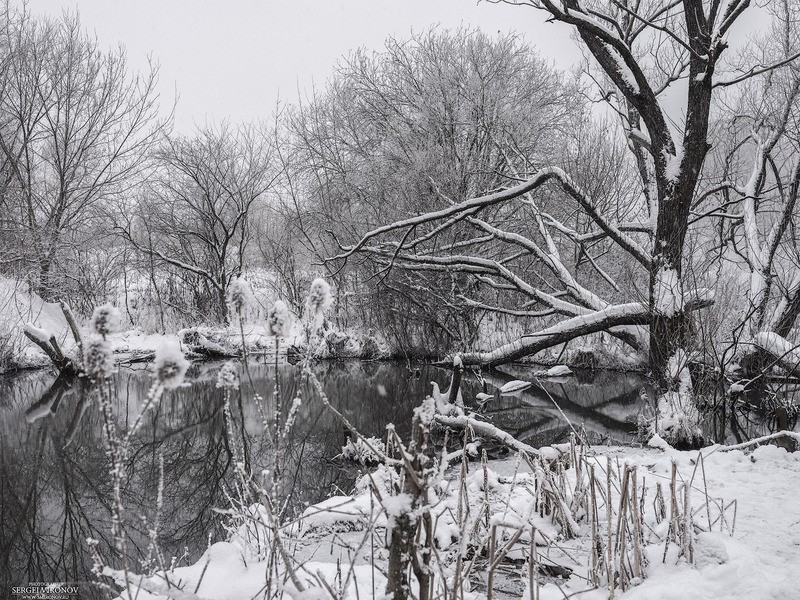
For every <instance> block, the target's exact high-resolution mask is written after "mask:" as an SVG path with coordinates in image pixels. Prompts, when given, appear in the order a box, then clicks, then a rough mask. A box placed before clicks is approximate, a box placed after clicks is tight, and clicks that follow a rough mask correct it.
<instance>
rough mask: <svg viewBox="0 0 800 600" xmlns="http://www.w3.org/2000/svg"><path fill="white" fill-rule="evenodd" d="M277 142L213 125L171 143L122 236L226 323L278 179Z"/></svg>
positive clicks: (257, 132)
mask: <svg viewBox="0 0 800 600" xmlns="http://www.w3.org/2000/svg"><path fill="white" fill-rule="evenodd" d="M270 140H271V136H270V135H268V133H267V132H265V131H263V130H262V129H260V128H258V127H254V126H240V127H237V128H234V127H231V126H229V125H222V126H219V127H207V128H205V129H203V130H201V131H199V132H198V133H197V135H196V136H194V137H192V138H182V137H174V138H171V139H168V140H167V141H166V143H165V144H164V146H163V147H162V148H161V149H160V150H159V151H158V153H157V160H158V163H159V167H158V170H157V174H156V175H154V176H153V177H152V178H151V180H150V182H149V184H148V186H147V187H146V189H145V190H144V191H143V193H142V195H141V196H140V197H139V198H137V199H136V201H135V202H136V204H135V206H130V207H129V209H128V211H127V212H128V213H129V214H128V216H122V217H120V220H119V221H118V222H117V225H116V227H115V228H116V230H117V231H119V232H120V233H121V234H122V235H123V237H124V238H125V239H127V240H128V241H129V242H130V243H132V244H133V245H134V246H135V247H136V248H137V249H138V250H139V251H141V252H143V253H144V254H145V255H149V256H152V257H153V258H154V259H155V261H156V262H157V263H158V265H161V266H166V267H169V268H171V269H174V270H177V271H178V272H180V273H182V275H183V276H184V277H186V278H187V283H189V284H190V285H187V291H189V290H191V291H192V293H193V294H194V295H195V297H194V298H193V299H192V301H191V302H190V303H189V304H190V305H192V306H194V307H195V308H197V309H199V310H200V312H201V314H202V315H203V316H204V317H205V318H207V319H211V320H215V321H217V322H219V321H224V320H225V319H226V314H227V309H226V297H227V290H228V286H229V284H230V282H231V281H232V280H233V279H234V278H235V277H238V276H240V275H241V274H242V270H243V268H244V264H245V261H246V260H247V258H248V252H249V251H250V244H251V242H252V236H253V228H252V223H251V219H252V217H253V215H254V214H255V209H256V207H257V205H260V204H261V205H263V204H264V203H265V202H266V200H267V194H268V192H269V190H270V188H271V186H272V185H273V183H274V182H275V180H276V177H277V176H278V170H277V169H276V168H275V167H274V165H273V162H272V148H271V145H270Z"/></svg>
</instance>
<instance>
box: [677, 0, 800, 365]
mask: <svg viewBox="0 0 800 600" xmlns="http://www.w3.org/2000/svg"><path fill="white" fill-rule="evenodd" d="M769 10H770V12H771V13H772V15H773V17H774V23H773V27H772V30H771V31H769V32H768V33H765V34H764V35H762V36H761V37H760V38H758V39H757V40H756V41H754V43H753V44H752V45H751V46H750V47H749V48H748V49H747V52H745V53H743V55H744V56H747V57H748V58H749V60H750V63H751V64H776V63H777V64H779V63H782V62H786V63H787V64H786V66H785V67H784V68H782V69H780V70H775V71H767V72H766V73H764V74H763V75H761V76H760V77H758V78H757V79H754V80H753V81H752V82H751V84H750V85H749V86H748V87H747V88H746V89H744V90H742V91H741V92H740V93H738V94H737V95H735V96H734V97H732V98H730V99H728V101H727V102H726V103H725V104H724V106H723V107H722V109H721V112H722V115H721V116H720V117H719V118H718V121H717V124H716V129H717V131H718V132H719V137H720V139H721V142H722V143H721V144H720V147H719V148H718V149H717V151H716V152H715V153H714V156H713V158H714V166H715V167H716V170H717V172H718V176H717V178H716V179H717V180H716V182H715V185H714V186H713V187H711V188H710V190H709V191H710V193H709V194H708V195H706V196H702V197H700V198H698V200H697V201H696V202H695V206H694V208H693V212H692V214H693V217H692V220H699V219H702V218H704V217H708V216H713V217H714V219H715V220H717V222H718V225H717V226H716V228H715V236H716V239H715V240H714V241H715V243H716V248H717V249H718V250H717V253H716V257H715V258H716V259H717V260H722V259H731V260H733V261H738V262H741V263H743V265H744V269H746V272H747V273H748V285H747V305H746V307H745V311H744V327H743V333H744V334H745V335H744V336H743V338H742V339H743V341H746V342H748V344H750V343H755V344H756V346H760V347H761V349H762V350H767V351H769V352H770V353H772V354H775V353H776V352H777V358H779V359H782V358H783V357H782V356H781V355H782V354H783V351H782V350H781V351H779V350H778V348H782V347H786V343H784V342H785V340H783V338H785V337H786V336H788V335H789V334H790V332H791V330H792V328H793V327H794V324H795V321H796V319H797V316H798V313H800V260H798V259H800V249H798V245H797V244H798V238H797V235H796V226H797V220H796V207H797V196H798V192H799V191H800V137H799V136H798V128H799V127H800V66H798V65H797V64H795V63H794V62H792V59H793V57H794V56H796V54H797V52H798V49H800V44H798V42H797V26H796V23H797V19H798V16H800V5H798V3H797V2H795V1H794V0H781V1H779V2H775V3H774V4H772V5H771V6H770V7H769ZM726 138H727V139H726ZM740 353H743V354H745V355H752V354H753V353H752V348H751V347H749V346H748V347H745V348H744V349H740ZM756 362H757V363H759V364H762V363H763V362H764V361H763V360H757V361H756Z"/></svg>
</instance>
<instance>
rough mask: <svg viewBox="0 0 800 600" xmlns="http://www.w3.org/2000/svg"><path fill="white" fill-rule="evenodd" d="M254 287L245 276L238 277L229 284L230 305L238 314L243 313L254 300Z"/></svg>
mask: <svg viewBox="0 0 800 600" xmlns="http://www.w3.org/2000/svg"><path fill="white" fill-rule="evenodd" d="M254 298H255V297H254V296H253V288H252V287H250V284H249V283H248V281H247V280H246V279H244V278H243V277H237V278H236V279H234V280H233V281H231V283H230V285H229V286H228V305H229V306H230V307H231V310H233V312H235V313H236V314H237V315H242V314H243V313H244V312H245V310H247V307H249V306H251V305H252V304H253V301H254Z"/></svg>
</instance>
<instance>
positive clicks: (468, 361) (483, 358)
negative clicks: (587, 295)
mask: <svg viewBox="0 0 800 600" xmlns="http://www.w3.org/2000/svg"><path fill="white" fill-rule="evenodd" d="M712 303H713V299H712V298H711V297H710V295H709V294H705V293H700V294H698V296H697V297H696V298H695V299H693V300H692V301H690V302H687V304H686V309H687V310H698V309H700V308H705V307H708V306H710V305H711V304H712ZM651 318H652V313H651V312H650V310H649V308H648V306H647V305H646V304H643V303H641V302H632V303H629V304H617V305H614V306H609V307H608V308H606V309H603V310H599V311H596V312H594V313H590V314H587V315H580V316H577V317H573V318H571V319H567V320H566V321H562V322H560V323H557V324H556V325H553V326H552V327H547V328H546V329H542V330H541V331H538V332H536V333H532V334H530V335H526V336H523V337H521V338H519V339H518V340H516V341H514V342H511V343H508V344H504V345H503V346H500V347H499V348H497V349H495V350H492V351H491V352H468V353H465V354H462V355H461V360H462V361H463V362H464V364H465V365H481V366H484V367H496V366H499V365H502V364H505V363H509V362H513V361H515V360H519V359H521V358H525V357H527V356H533V355H534V354H536V353H537V352H540V351H542V350H546V349H547V348H552V347H553V346H557V345H559V344H563V343H565V342H568V341H570V340H573V339H575V338H578V337H582V336H585V335H589V334H591V333H598V332H600V331H608V330H609V329H611V328H612V327H620V326H623V325H648V324H649V323H650V320H651Z"/></svg>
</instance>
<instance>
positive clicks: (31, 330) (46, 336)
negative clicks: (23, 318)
mask: <svg viewBox="0 0 800 600" xmlns="http://www.w3.org/2000/svg"><path fill="white" fill-rule="evenodd" d="M23 330H24V331H25V333H27V334H28V335H29V336H31V337H32V338H34V339H36V340H37V341H39V342H41V343H42V344H47V343H49V342H50V337H51V335H52V334H51V333H50V332H49V331H46V330H45V329H41V328H40V327H36V325H34V324H33V323H25V325H24V326H23Z"/></svg>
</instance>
